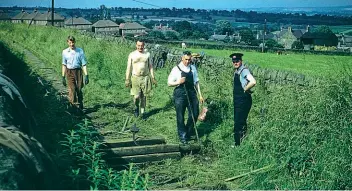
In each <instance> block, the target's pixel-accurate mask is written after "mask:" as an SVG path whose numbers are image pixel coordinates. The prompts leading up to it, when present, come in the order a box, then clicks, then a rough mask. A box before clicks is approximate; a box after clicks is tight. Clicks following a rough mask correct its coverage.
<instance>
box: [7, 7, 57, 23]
mask: <svg viewBox="0 0 352 191" xmlns="http://www.w3.org/2000/svg"><path fill="white" fill-rule="evenodd" d="M51 17H52V15H51V11H50V10H48V11H47V12H45V13H40V12H39V11H37V9H35V10H34V11H33V12H32V13H30V14H28V13H26V12H24V11H22V12H21V13H19V14H17V15H16V16H14V17H13V18H12V22H13V23H26V24H29V25H41V26H48V25H51V19H52V18H51ZM54 26H58V27H63V26H64V17H62V16H61V15H59V14H57V13H55V12H54Z"/></svg>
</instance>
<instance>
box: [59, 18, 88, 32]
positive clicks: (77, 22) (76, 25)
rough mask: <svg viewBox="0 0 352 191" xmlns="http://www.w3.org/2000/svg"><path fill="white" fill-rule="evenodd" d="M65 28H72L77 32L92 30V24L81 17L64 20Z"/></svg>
mask: <svg viewBox="0 0 352 191" xmlns="http://www.w3.org/2000/svg"><path fill="white" fill-rule="evenodd" d="M65 27H66V28H73V29H77V30H86V31H91V30H92V23H91V22H89V21H88V20H86V19H84V18H83V17H71V18H68V19H66V20H65Z"/></svg>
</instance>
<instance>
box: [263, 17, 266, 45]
mask: <svg viewBox="0 0 352 191" xmlns="http://www.w3.org/2000/svg"><path fill="white" fill-rule="evenodd" d="M265 29H266V19H265V20H264V28H263V46H262V52H264V47H265Z"/></svg>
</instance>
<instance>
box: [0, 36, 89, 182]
mask: <svg viewBox="0 0 352 191" xmlns="http://www.w3.org/2000/svg"><path fill="white" fill-rule="evenodd" d="M0 53H1V54H0V57H2V58H3V59H2V61H3V63H2V66H3V73H4V74H5V75H7V76H8V77H9V78H11V79H12V80H13V81H14V83H15V84H16V85H17V86H18V87H19V89H20V91H21V94H22V95H23V97H24V98H25V101H26V103H27V104H28V107H29V109H30V111H31V112H32V113H33V116H34V118H35V121H36V124H37V125H36V127H35V128H34V129H32V131H33V136H34V137H35V138H36V139H37V140H38V141H39V142H40V143H41V144H42V145H43V147H44V148H45V149H46V151H47V152H48V153H49V154H50V155H51V156H52V159H53V160H54V163H55V164H52V163H49V161H43V162H44V164H45V165H46V166H44V168H45V169H44V170H45V171H46V173H45V174H44V175H33V174H32V173H29V172H23V175H24V182H23V183H21V186H22V187H21V188H20V189H72V188H74V186H73V184H72V178H70V177H69V176H67V170H68V168H69V167H70V165H72V163H73V161H72V160H73V159H70V158H69V157H66V158H65V157H58V156H59V155H60V154H62V152H63V145H61V141H63V139H64V136H62V134H63V133H68V131H69V130H71V129H74V128H76V127H75V125H76V124H78V123H80V122H81V121H82V119H83V118H84V116H75V115H72V114H70V113H69V112H67V103H68V101H67V99H66V97H63V96H60V95H62V92H59V91H58V90H56V89H55V88H53V87H52V83H51V82H49V81H46V80H44V79H42V77H41V76H40V75H38V74H37V73H35V71H32V70H31V69H30V68H29V67H28V65H27V64H26V63H25V62H24V61H23V58H24V55H17V54H16V55H15V54H13V53H12V52H11V51H10V50H9V49H8V48H7V46H6V45H5V44H3V43H2V42H0ZM53 75H56V74H55V73H54V74H53ZM49 165H52V166H49ZM52 169H58V170H59V171H58V172H57V173H55V172H54V171H53V170H52ZM23 171H25V170H24V169H23ZM87 188H88V187H87Z"/></svg>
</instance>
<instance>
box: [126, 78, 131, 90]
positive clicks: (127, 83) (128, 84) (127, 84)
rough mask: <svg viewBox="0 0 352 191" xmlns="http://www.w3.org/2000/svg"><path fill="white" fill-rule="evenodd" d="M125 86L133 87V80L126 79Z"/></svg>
mask: <svg viewBox="0 0 352 191" xmlns="http://www.w3.org/2000/svg"><path fill="white" fill-rule="evenodd" d="M125 86H126V88H130V87H131V82H130V80H129V79H126V80H125Z"/></svg>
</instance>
